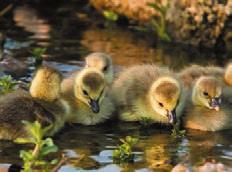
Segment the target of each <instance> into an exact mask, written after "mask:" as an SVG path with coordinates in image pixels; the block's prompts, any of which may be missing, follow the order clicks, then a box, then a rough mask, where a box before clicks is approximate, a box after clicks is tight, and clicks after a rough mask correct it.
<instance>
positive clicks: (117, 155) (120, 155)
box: [113, 136, 138, 163]
mask: <svg viewBox="0 0 232 172" xmlns="http://www.w3.org/2000/svg"><path fill="white" fill-rule="evenodd" d="M120 141H121V142H122V144H121V145H119V146H118V147H117V148H116V149H115V150H114V151H113V160H114V161H115V162H118V163H121V162H133V161H134V156H135V155H134V154H133V152H132V149H133V146H134V145H135V144H136V143H137V142H138V138H133V137H131V136H127V137H126V138H125V139H120Z"/></svg>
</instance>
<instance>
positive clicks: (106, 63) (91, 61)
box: [85, 52, 114, 85]
mask: <svg viewBox="0 0 232 172" xmlns="http://www.w3.org/2000/svg"><path fill="white" fill-rule="evenodd" d="M85 62H86V65H85V67H86V68H88V67H93V68H96V69H98V70H100V71H102V72H103V73H104V76H105V80H106V83H107V84H108V85H111V84H112V82H113V79H114V71H113V63H112V58H111V57H110V56H109V55H108V54H106V53H101V52H96V53H91V54H89V55H88V56H86V57H85Z"/></svg>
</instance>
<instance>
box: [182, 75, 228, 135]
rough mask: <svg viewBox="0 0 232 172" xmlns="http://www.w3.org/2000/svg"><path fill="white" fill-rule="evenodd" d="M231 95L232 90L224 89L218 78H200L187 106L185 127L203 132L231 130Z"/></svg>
mask: <svg viewBox="0 0 232 172" xmlns="http://www.w3.org/2000/svg"><path fill="white" fill-rule="evenodd" d="M231 95H232V90H231V88H223V89H222V84H221V82H220V81H219V80H218V79H217V78H216V77H213V76H202V77H200V78H199V79H198V80H197V81H196V83H195V85H194V87H193V91H192V93H191V97H192V99H191V101H190V102H189V103H188V104H187V106H186V114H185V117H184V123H185V124H184V126H185V127H186V128H191V129H197V130H203V131H218V130H224V129H229V128H231V127H232V120H231V119H232V118H231V112H230V111H231V108H230V103H231V102H232V101H231V100H230V98H229V97H230V96H231Z"/></svg>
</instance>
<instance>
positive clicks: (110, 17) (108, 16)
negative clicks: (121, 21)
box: [103, 10, 118, 22]
mask: <svg viewBox="0 0 232 172" xmlns="http://www.w3.org/2000/svg"><path fill="white" fill-rule="evenodd" d="M103 16H104V17H105V19H107V20H109V21H112V22H116V21H117V20H118V14H117V13H115V12H113V11H108V10H104V11H103Z"/></svg>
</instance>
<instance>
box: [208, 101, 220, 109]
mask: <svg viewBox="0 0 232 172" xmlns="http://www.w3.org/2000/svg"><path fill="white" fill-rule="evenodd" d="M220 103H221V100H220V98H212V99H211V100H210V102H209V105H210V107H211V108H212V109H214V110H216V111H219V110H220V107H219V106H220Z"/></svg>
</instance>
